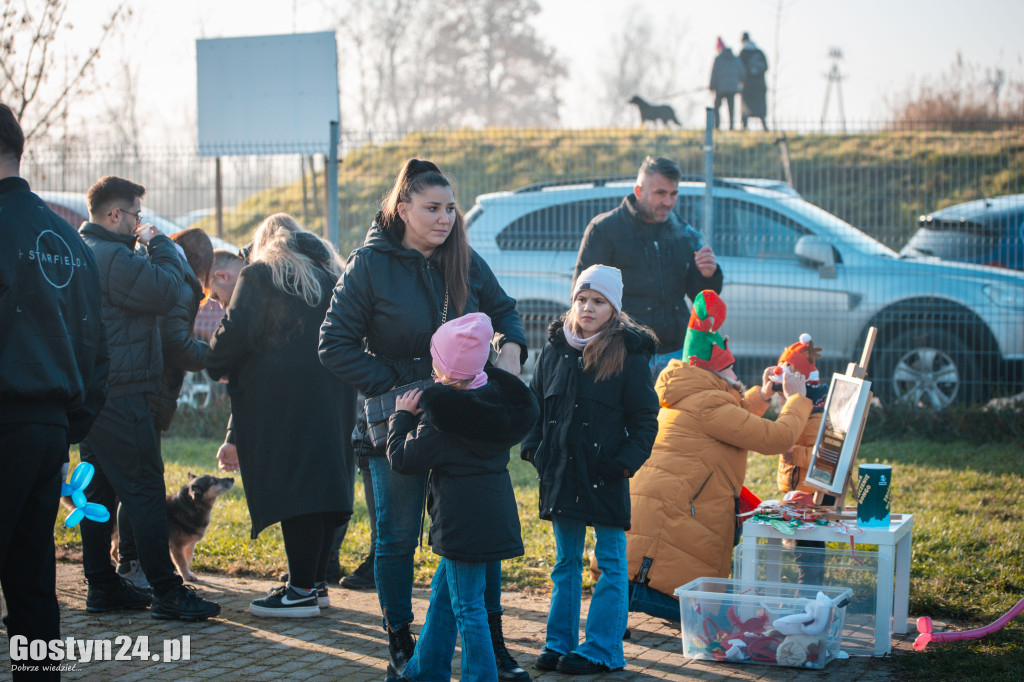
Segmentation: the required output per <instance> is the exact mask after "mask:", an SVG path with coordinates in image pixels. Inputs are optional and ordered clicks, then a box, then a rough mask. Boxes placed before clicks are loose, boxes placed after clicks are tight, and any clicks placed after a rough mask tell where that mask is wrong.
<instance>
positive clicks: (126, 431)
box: [79, 176, 220, 620]
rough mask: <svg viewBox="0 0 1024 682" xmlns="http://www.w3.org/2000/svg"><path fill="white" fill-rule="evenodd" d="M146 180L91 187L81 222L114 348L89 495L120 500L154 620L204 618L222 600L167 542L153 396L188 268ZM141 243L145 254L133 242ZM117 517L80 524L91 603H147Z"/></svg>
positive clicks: (93, 444) (89, 451) (89, 454)
mask: <svg viewBox="0 0 1024 682" xmlns="http://www.w3.org/2000/svg"><path fill="white" fill-rule="evenodd" d="M145 192H146V190H145V188H144V187H142V186H141V185H137V184H135V183H134V182H130V181H128V180H124V179H122V178H118V177H114V176H107V177H104V178H101V179H100V180H99V181H98V182H97V183H96V184H95V185H93V186H92V187H91V188H89V192H88V194H87V195H86V200H87V201H88V205H89V221H88V222H86V223H84V224H83V225H82V227H81V228H80V229H79V232H80V233H81V235H82V238H83V239H84V240H85V243H86V244H87V245H88V246H89V247H90V248H91V249H92V251H93V254H94V255H95V257H96V262H97V264H98V265H99V272H100V287H101V289H102V301H103V322H104V324H105V325H106V328H107V339H108V342H109V346H110V395H109V397H108V398H107V404H106V405H105V406H104V408H103V411H102V412H101V413H100V415H99V417H98V418H97V419H96V422H95V423H94V424H93V426H92V429H91V430H90V431H89V435H88V436H86V438H85V440H84V441H82V448H81V450H82V461H83V462H91V463H92V464H93V465H94V466H95V467H96V474H95V476H94V477H93V480H92V483H91V484H90V485H89V488H88V489H87V490H86V494H87V496H88V498H89V500H90V501H92V502H99V503H100V504H103V505H104V506H106V507H107V508H108V509H111V511H113V505H114V500H115V498H116V499H120V501H121V504H122V505H124V508H125V509H126V510H127V512H128V518H129V520H130V521H131V525H132V529H133V531H134V533H135V539H136V545H137V547H138V552H139V563H141V564H142V570H143V571H144V572H145V574H146V577H147V578H148V579H149V583H150V585H151V586H152V588H153V597H152V608H151V609H150V612H151V614H152V615H153V617H154V618H164V619H172V618H177V619H182V620H203V619H205V618H209V617H211V616H216V615H217V614H218V613H220V606H219V605H217V604H216V603H214V602H211V601H207V600H205V599H202V598H201V597H199V596H198V595H197V594H196V593H195V590H194V589H192V588H187V587H185V586H184V585H183V583H182V580H181V577H179V576H178V575H177V574H176V573H175V572H174V566H173V564H172V563H171V558H170V554H169V552H168V549H167V509H166V506H165V501H164V497H165V494H166V490H165V487H164V477H163V462H162V461H161V459H160V448H159V443H158V440H157V434H156V428H155V427H154V425H153V418H152V416H151V414H150V409H149V404H148V402H147V394H149V393H152V392H153V391H156V390H157V387H158V384H159V380H160V374H161V372H162V371H163V354H162V352H161V346H160V330H159V327H158V324H157V317H159V316H161V315H166V314H167V313H168V312H169V311H170V310H171V309H172V308H173V307H174V305H175V303H176V302H177V294H178V287H179V286H180V285H181V282H182V280H183V276H184V274H183V273H184V270H183V267H184V265H183V261H182V260H181V259H180V258H179V257H178V254H177V252H176V250H175V248H174V244H173V243H172V242H171V240H170V239H168V238H167V237H166V236H164V235H162V234H160V231H159V230H157V229H156V228H155V227H153V226H152V225H149V224H143V221H142V196H143V195H144V194H145ZM136 242H139V243H141V244H142V245H143V246H144V247H145V252H143V251H141V250H136ZM110 531H111V522H107V523H96V522H93V521H88V520H87V521H83V522H82V564H83V567H84V569H85V578H86V580H87V581H88V583H89V594H88V597H87V599H86V603H85V608H86V611H89V612H91V613H102V612H105V611H117V610H122V609H144V608H146V606H148V605H149V602H150V598H149V596H148V595H147V594H145V593H143V592H140V591H138V590H136V589H134V588H133V587H131V585H130V584H128V583H127V581H125V580H124V579H123V578H121V577H120V576H119V575H118V574H117V573H116V572H115V571H114V568H113V567H112V566H111V565H110V559H109V552H110Z"/></svg>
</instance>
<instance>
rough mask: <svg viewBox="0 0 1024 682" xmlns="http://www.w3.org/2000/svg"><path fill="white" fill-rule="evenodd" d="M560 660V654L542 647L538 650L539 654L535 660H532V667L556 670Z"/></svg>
mask: <svg viewBox="0 0 1024 682" xmlns="http://www.w3.org/2000/svg"><path fill="white" fill-rule="evenodd" d="M560 660H562V654H560V653H558V652H557V651H555V650H553V649H549V648H547V647H544V648H543V649H541V650H540V655H539V656H537V660H536V661H534V663H533V667H534V668H536V669H537V670H556V669H557V668H558V662H559V661H560Z"/></svg>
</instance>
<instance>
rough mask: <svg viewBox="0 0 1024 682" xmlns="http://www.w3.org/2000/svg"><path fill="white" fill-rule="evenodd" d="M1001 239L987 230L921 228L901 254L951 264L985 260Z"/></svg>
mask: <svg viewBox="0 0 1024 682" xmlns="http://www.w3.org/2000/svg"><path fill="white" fill-rule="evenodd" d="M999 238H1000V235H999V234H998V233H993V232H991V231H989V230H981V231H978V230H972V229H966V230H965V229H956V230H951V229H939V230H936V229H932V226H929V227H927V228H924V227H922V228H921V229H919V230H918V231H917V232H915V233H914V236H913V237H911V238H910V241H909V242H907V245H906V246H904V247H903V249H902V250H901V251H900V253H901V254H902V255H904V256H935V257H936V258H945V259H951V260H969V261H975V260H984V258H985V257H986V256H987V255H988V254H989V253H991V252H992V250H993V249H995V248H996V247H997V246H999Z"/></svg>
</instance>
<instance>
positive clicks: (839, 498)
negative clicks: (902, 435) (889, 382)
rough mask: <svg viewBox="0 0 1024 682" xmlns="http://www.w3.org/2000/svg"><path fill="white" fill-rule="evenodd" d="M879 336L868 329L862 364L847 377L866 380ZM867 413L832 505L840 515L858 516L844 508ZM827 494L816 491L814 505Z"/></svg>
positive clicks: (855, 365) (855, 364)
mask: <svg viewBox="0 0 1024 682" xmlns="http://www.w3.org/2000/svg"><path fill="white" fill-rule="evenodd" d="M877 336H878V329H877V328H876V327H869V328H868V337H867V339H866V340H865V341H864V350H863V351H862V352H861V354H860V362H851V363H850V364H849V365H847V366H846V376H848V377H853V378H855V379H864V378H865V377H866V376H867V373H868V362H870V361H871V353H872V351H874V349H875V338H876V337H877ZM873 395H874V393H869V394H868V402H869V404H870V401H871V397H872V396H873ZM869 409H870V408H869ZM867 421H868V420H867V413H865V415H864V419H862V420H861V421H860V425H859V427H858V429H857V440H856V441H855V443H854V448H853V453H854V454H853V458H851V460H850V468H849V469H847V471H846V479H845V480H844V481H843V489H842V492H840V493H839V494H838V495H836V502H835V504H834V505H832V508H833V509H834V510H835V512H836V513H838V514H843V513H849V512H852V513H853V514H856V512H857V508H856V507H851V508H850V509H849V510H847V509H846V508H845V507H844V504H845V501H846V491H847V490H849V488H850V477H851V476H853V470H854V465H855V464H856V463H857V452H859V451H860V439H861V437H862V436H863V435H864V425H865V424H866V423H867ZM824 498H825V493H824V492H823V491H821V490H816V491H815V493H814V504H815V505H818V506H821V505H822V503H823V502H824V501H825V499H824Z"/></svg>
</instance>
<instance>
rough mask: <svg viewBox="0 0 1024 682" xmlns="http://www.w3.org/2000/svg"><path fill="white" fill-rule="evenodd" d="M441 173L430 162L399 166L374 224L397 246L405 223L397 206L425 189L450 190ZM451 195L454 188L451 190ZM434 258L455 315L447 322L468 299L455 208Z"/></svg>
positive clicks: (461, 227)
mask: <svg viewBox="0 0 1024 682" xmlns="http://www.w3.org/2000/svg"><path fill="white" fill-rule="evenodd" d="M451 186H452V183H451V182H450V181H449V180H448V178H447V177H446V176H445V174H444V173H442V172H441V169H440V168H438V167H437V165H436V164H435V163H434V162H433V161H425V160H423V159H409V160H408V161H406V162H405V163H404V164H402V169H401V170H399V171H398V175H397V176H395V184H394V185H392V187H391V190H390V191H388V193H387V194H386V195H385V196H384V199H383V201H381V206H380V208H381V210H380V218H379V219H378V222H377V224H378V225H379V226H380V227H381V228H382V229H384V230H387V231H389V232H391V234H393V235H395V237H396V238H397V239H398V241H399V242H401V241H402V239H403V238H404V237H405V223H404V222H403V221H402V218H401V217H400V216H399V215H398V205H399V204H400V203H402V202H405V203H410V202H411V201H412V198H413V196H414V195H416V194H419V193H421V192H422V191H423V190H425V189H427V188H428V187H451ZM452 193H453V194H454V188H453V190H452ZM435 253H436V257H437V262H438V266H439V268H440V270H441V276H442V277H443V278H444V283H445V286H446V287H447V288H448V295H449V297H450V301H451V305H452V307H453V308H454V311H455V314H454V315H449V319H450V318H452V317H457V316H459V315H462V311H463V310H464V309H465V307H466V300H467V299H468V297H469V263H470V259H471V252H470V248H469V240H468V239H467V238H466V227H465V223H464V221H463V219H462V211H461V210H459V206H458V204H457V203H456V205H455V221H454V222H453V223H452V229H451V232H449V233H448V238H447V239H445V240H444V243H443V244H441V246H439V247H437V251H436V252H435Z"/></svg>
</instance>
